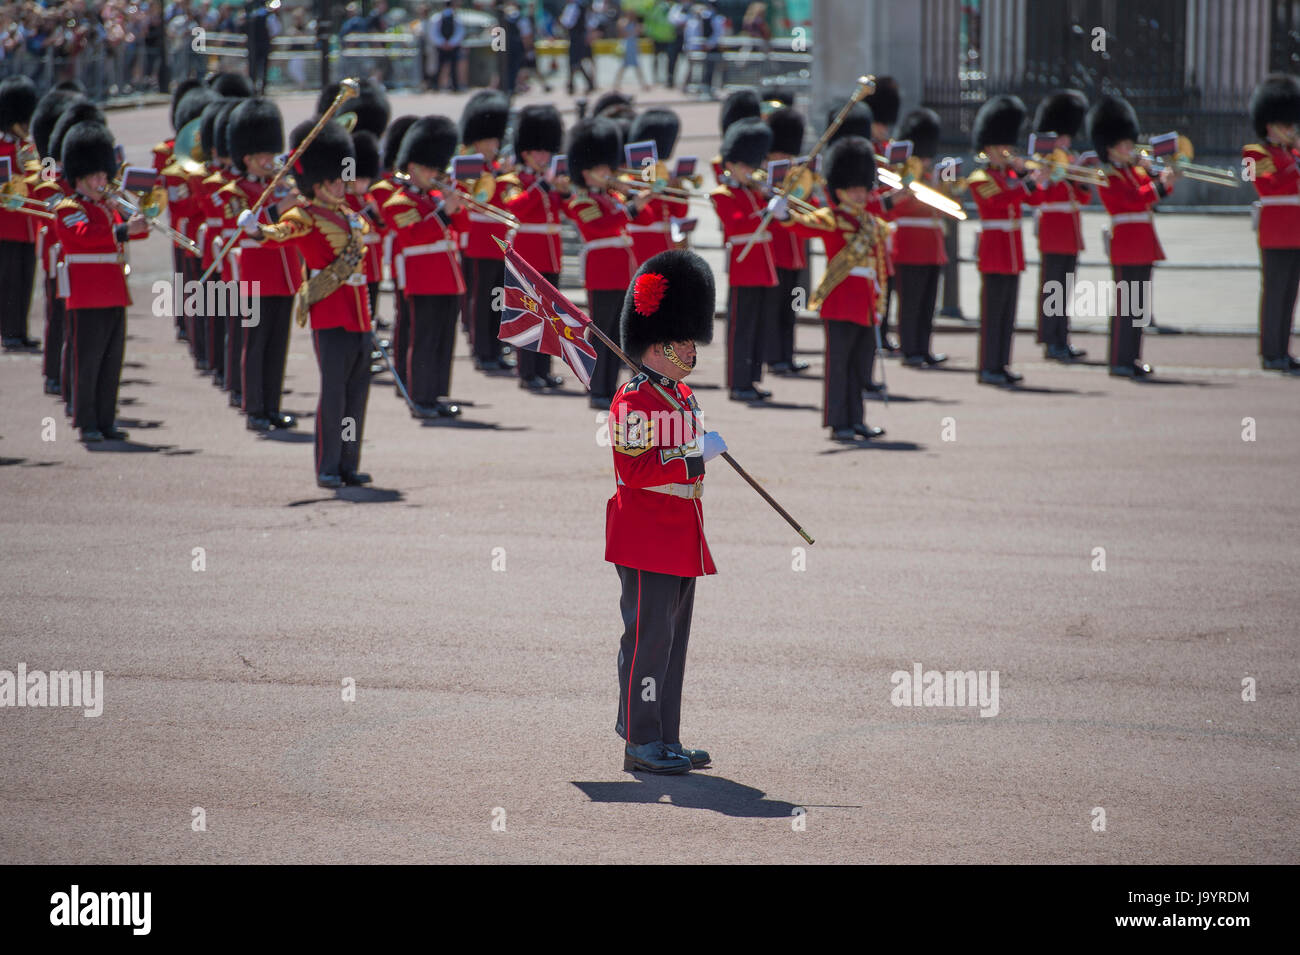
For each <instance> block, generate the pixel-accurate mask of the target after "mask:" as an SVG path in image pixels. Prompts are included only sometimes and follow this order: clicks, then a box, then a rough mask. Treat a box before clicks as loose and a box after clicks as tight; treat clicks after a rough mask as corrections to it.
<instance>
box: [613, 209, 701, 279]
mask: <svg viewBox="0 0 1300 955" xmlns="http://www.w3.org/2000/svg"><path fill="white" fill-rule="evenodd" d="M689 211H690V203H688V202H687V201H686V200H685V199H684V198H680V197H674V196H655V197H654V198H653V199H651V200H650V201H649V202H647V203H646V204H645V211H644V212H643V213H642V214H641V216H639V217H638V218H637V220H636V221H635V222H630V223H628V226H627V234H628V235H630V236H631V237H632V254H633V255H635V256H636V264H637V265H638V266H640V265H641V263H642V262H644V261H646V260H647V259H650V258H653V257H654V256H656V255H658V254H659V253H660V252H667V251H668V250H669V249H675V248H677V246H676V244H675V243H674V242H673V219H674V218H677V219H683V218H685V217H686V214H687V213H688V212H689Z"/></svg>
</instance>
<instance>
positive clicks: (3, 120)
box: [0, 76, 42, 351]
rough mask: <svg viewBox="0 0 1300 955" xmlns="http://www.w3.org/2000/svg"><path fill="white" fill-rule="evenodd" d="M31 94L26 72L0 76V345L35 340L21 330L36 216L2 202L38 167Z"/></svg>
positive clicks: (31, 281)
mask: <svg viewBox="0 0 1300 955" xmlns="http://www.w3.org/2000/svg"><path fill="white" fill-rule="evenodd" d="M36 99H37V97H36V86H35V85H34V84H33V83H32V81H31V80H29V79H28V78H27V77H25V76H11V77H9V78H8V79H4V80H0V164H4V165H6V166H7V167H8V170H9V174H8V181H6V182H5V183H4V184H3V185H0V344H2V345H3V347H4V349H5V351H13V350H17V349H29V348H37V347H39V346H40V344H41V343H40V342H38V341H36V339H34V338H29V337H28V335H27V312H28V311H29V310H30V309H31V307H32V289H33V288H34V287H35V285H36V233H37V231H38V229H37V225H38V223H40V222H41V221H42V220H40V219H38V218H37V217H36V216H34V215H31V214H30V213H24V212H18V211H15V210H14V209H8V208H5V203H4V200H5V196H6V195H12V196H15V197H26V195H27V191H28V190H27V183H28V176H29V174H30V173H32V172H33V171H37V170H39V168H40V157H39V156H38V155H37V154H36V147H35V146H34V145H32V143H31V141H30V139H29V138H28V137H29V128H28V127H29V125H30V124H31V121H32V114H33V113H34V112H36ZM11 202H14V203H15V204H20V203H17V201H16V199H14V200H11ZM29 208H30V207H29Z"/></svg>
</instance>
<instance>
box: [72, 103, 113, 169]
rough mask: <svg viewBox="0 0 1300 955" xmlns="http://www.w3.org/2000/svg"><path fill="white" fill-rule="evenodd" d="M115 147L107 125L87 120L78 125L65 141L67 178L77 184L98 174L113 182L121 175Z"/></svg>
mask: <svg viewBox="0 0 1300 955" xmlns="http://www.w3.org/2000/svg"><path fill="white" fill-rule="evenodd" d="M65 115H66V114H65ZM114 145H115V144H114V142H113V134H112V133H110V132H109V131H108V127H107V126H105V125H104V124H103V123H98V122H95V121H94V120H87V121H85V122H80V123H76V124H74V125H73V126H72V128H71V129H69V130H68V132H67V135H66V136H64V138H63V175H64V176H65V177H67V180H68V182H71V183H74V184H75V183H76V181H77V180H78V179H81V178H82V177H84V176H89V175H92V174H93V173H97V172H102V173H105V174H107V175H108V176H109V177H110V178H112V177H113V176H115V175H117V154H116V153H115V152H114V148H113V147H114Z"/></svg>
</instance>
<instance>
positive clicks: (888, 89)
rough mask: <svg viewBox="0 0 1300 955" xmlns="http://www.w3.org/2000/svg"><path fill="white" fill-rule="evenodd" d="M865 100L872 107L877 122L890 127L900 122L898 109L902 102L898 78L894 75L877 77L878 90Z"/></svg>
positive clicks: (872, 113)
mask: <svg viewBox="0 0 1300 955" xmlns="http://www.w3.org/2000/svg"><path fill="white" fill-rule="evenodd" d="M863 102H865V103H866V104H867V106H869V107H870V108H871V115H872V116H874V117H875V118H876V122H877V123H883V124H884V125H886V126H888V127H889V128H890V129H893V127H894V124H895V123H896V122H898V109H899V106H900V104H901V102H902V99H901V97H900V96H899V94H898V80H896V79H894V78H893V77H892V76H878V77H876V91H875V92H874V93H872V94H871V95H870V96H868V97H866V98H865V99H864V100H863Z"/></svg>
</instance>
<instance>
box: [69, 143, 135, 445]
mask: <svg viewBox="0 0 1300 955" xmlns="http://www.w3.org/2000/svg"><path fill="white" fill-rule="evenodd" d="M63 171H64V174H65V175H66V176H67V177H68V180H69V181H70V182H72V183H73V184H74V187H75V190H76V191H75V192H74V193H73V194H72V195H70V196H67V197H66V198H64V199H63V200H61V201H60V202H59V204H58V205H57V206H56V207H55V210H54V214H55V217H56V218H55V220H54V230H55V234H56V235H57V237H58V240H59V244H60V245H62V246H63V259H62V262H61V263H60V273H59V293H60V294H61V295H62V296H63V297H64V298H65V299H66V307H67V310H68V314H69V315H71V316H72V332H73V353H72V369H73V374H74V375H76V384H75V385H74V386H73V392H72V394H73V403H74V410H73V419H72V424H73V426H74V427H76V428H78V429H80V431H81V440H82V441H84V442H86V443H92V442H97V441H103V440H105V439H109V440H114V441H120V440H122V439H124V438H126V436H127V434H126V432H125V431H123V430H121V429H120V428H118V427H117V426H116V420H115V419H116V416H117V391H118V386H119V384H120V383H121V378H122V357H123V353H124V349H125V345H126V309H127V306H128V305H130V304H131V295H130V293H129V292H128V290H127V287H126V270H125V268H124V266H125V265H126V251H125V248H124V243H125V242H126V241H127V240H128V239H133V238H140V237H142V236H144V235H145V234H146V233H147V232H148V231H149V227H148V226H147V225H145V221H144V218H143V217H142V216H138V215H136V216H132V217H131V218H130V219H129V220H128V221H126V222H123V221H122V220H121V216H120V215H119V214H118V212H117V211H116V210H115V209H114V208H113V207H112V206H110V205H108V204H107V203H106V201H105V199H106V196H107V193H108V185H109V181H110V180H111V178H112V177H113V176H114V175H115V174H116V172H117V156H116V155H115V153H114V149H113V134H112V133H110V132H109V131H108V127H106V126H103V125H101V124H99V123H95V122H82V123H78V124H76V125H75V126H73V127H72V129H70V130H69V131H68V133H67V135H66V136H65V137H64V139H63Z"/></svg>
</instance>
